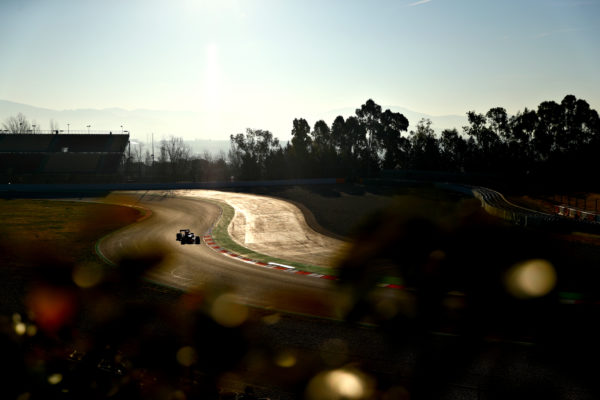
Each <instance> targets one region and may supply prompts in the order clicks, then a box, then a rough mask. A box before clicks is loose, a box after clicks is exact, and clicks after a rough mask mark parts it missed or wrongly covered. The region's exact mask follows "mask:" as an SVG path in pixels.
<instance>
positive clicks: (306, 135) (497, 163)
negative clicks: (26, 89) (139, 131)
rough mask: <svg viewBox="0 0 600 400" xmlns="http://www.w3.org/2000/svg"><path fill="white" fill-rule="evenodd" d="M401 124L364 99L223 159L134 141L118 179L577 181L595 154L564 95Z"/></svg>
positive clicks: (244, 136) (587, 118)
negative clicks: (461, 117) (444, 125)
mask: <svg viewBox="0 0 600 400" xmlns="http://www.w3.org/2000/svg"><path fill="white" fill-rule="evenodd" d="M51 125H53V126H57V124H56V123H55V122H54V121H51ZM3 126H4V130H5V131H10V132H13V133H28V132H31V130H32V129H33V128H32V125H31V124H30V123H29V122H28V121H27V119H26V118H25V117H24V116H23V115H22V114H19V115H18V116H17V117H10V118H9V119H7V120H6V121H5V123H4V124H3ZM408 127H409V121H408V120H407V118H406V117H405V116H404V115H402V114H401V113H398V112H393V111H390V110H389V109H386V110H382V108H381V106H380V105H378V104H377V103H375V102H374V101H373V100H371V99H369V100H367V101H366V102H365V104H363V105H361V106H360V107H359V108H357V109H356V110H355V113H354V115H351V116H348V117H347V118H344V117H343V116H341V115H340V116H337V117H336V118H335V119H334V120H333V122H332V123H331V125H328V124H327V122H325V121H323V120H319V121H317V122H316V123H315V124H314V125H313V126H312V127H311V126H310V125H309V123H308V122H307V121H306V120H305V119H304V118H296V119H294V120H293V121H292V129H291V136H292V138H291V140H290V141H289V142H288V143H287V144H286V145H282V144H281V143H280V142H279V139H277V138H276V137H274V136H273V134H272V133H271V132H269V131H268V130H261V129H250V128H248V129H246V132H245V133H238V134H235V135H230V150H229V152H228V154H223V153H221V154H220V155H218V156H214V155H211V154H209V153H208V152H205V153H204V154H203V155H198V154H193V153H192V151H191V148H190V147H189V146H188V145H187V144H185V142H184V141H183V139H182V138H179V137H175V136H171V137H170V138H168V139H163V140H162V141H160V142H159V143H158V146H157V147H158V148H157V150H158V151H157V153H156V154H151V152H150V149H148V148H145V147H144V145H143V144H141V143H140V144H136V145H133V146H130V148H129V149H128V153H127V154H126V155H125V158H124V163H123V165H124V176H125V178H126V179H129V180H146V181H191V182H196V181H197V182H199V181H222V180H230V179H232V178H233V179H236V180H264V179H266V180H268V179H296V178H333V177H335V178H339V177H345V178H357V177H376V176H379V174H380V173H381V172H382V171H390V170H391V171H402V170H419V171H444V172H452V173H455V174H464V175H469V174H475V173H477V174H480V173H483V174H493V175H496V176H500V177H505V178H528V179H538V178H539V179H554V180H555V179H557V178H560V179H562V180H573V181H578V182H581V181H585V180H586V179H590V177H591V176H592V174H593V173H594V172H595V167H596V156H597V155H598V154H600V118H599V117H598V112H597V111H596V110H594V109H592V108H591V107H590V105H589V104H588V103H587V102H586V101H585V100H581V99H577V98H576V97H575V96H573V95H567V96H565V97H564V99H563V100H562V101H561V102H560V103H557V102H554V101H544V102H542V103H540V104H539V106H538V107H537V109H531V110H530V109H527V108H525V109H524V110H523V111H519V112H517V113H516V114H515V115H509V114H508V113H507V111H506V109H504V108H502V107H495V108H491V109H490V110H489V111H487V112H486V113H484V114H480V113H477V112H475V111H469V112H468V113H467V125H466V126H463V127H462V129H461V131H459V130H458V129H456V128H453V129H444V130H443V131H442V132H440V133H437V132H435V130H434V129H433V127H432V123H431V121H430V120H428V119H422V120H420V121H419V122H418V123H417V124H416V125H415V127H414V129H411V130H410V131H408ZM152 152H154V149H152Z"/></svg>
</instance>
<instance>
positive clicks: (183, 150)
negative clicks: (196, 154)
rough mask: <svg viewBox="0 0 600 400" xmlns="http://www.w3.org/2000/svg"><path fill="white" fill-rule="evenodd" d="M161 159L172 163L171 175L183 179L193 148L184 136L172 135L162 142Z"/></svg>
mask: <svg viewBox="0 0 600 400" xmlns="http://www.w3.org/2000/svg"><path fill="white" fill-rule="evenodd" d="M160 154H161V160H162V161H163V162H166V163H168V164H169V165H170V169H171V177H172V178H173V179H176V180H177V179H183V178H184V177H186V176H187V175H188V174H187V170H188V167H189V165H188V163H189V160H190V155H191V149H190V147H189V146H188V145H186V144H185V143H184V141H183V138H180V137H175V136H171V137H170V138H169V139H163V140H161V142H160Z"/></svg>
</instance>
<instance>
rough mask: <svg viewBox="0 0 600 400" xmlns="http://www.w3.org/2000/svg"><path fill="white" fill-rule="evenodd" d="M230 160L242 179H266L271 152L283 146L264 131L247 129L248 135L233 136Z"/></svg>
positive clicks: (269, 133)
mask: <svg viewBox="0 0 600 400" xmlns="http://www.w3.org/2000/svg"><path fill="white" fill-rule="evenodd" d="M229 138H230V141H231V148H230V150H229V159H230V161H231V164H232V167H233V169H234V171H235V172H236V174H237V175H238V177H239V178H240V179H261V178H264V177H266V175H267V173H266V172H267V171H266V160H267V157H268V156H269V155H270V154H271V152H273V151H275V150H277V149H278V148H280V147H281V146H280V145H279V140H278V139H277V138H274V137H273V134H272V133H271V132H269V131H264V130H260V129H257V130H253V129H250V128H248V129H246V134H245V135H244V134H242V133H238V134H237V135H235V136H234V135H231V136H230V137H229Z"/></svg>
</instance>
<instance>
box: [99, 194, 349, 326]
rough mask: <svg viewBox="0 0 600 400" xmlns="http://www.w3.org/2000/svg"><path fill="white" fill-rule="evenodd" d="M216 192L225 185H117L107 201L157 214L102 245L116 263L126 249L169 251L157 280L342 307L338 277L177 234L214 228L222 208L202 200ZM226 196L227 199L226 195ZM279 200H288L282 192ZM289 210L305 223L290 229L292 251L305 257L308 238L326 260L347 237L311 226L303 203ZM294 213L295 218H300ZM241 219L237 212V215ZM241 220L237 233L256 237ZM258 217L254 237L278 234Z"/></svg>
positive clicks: (278, 305)
mask: <svg viewBox="0 0 600 400" xmlns="http://www.w3.org/2000/svg"><path fill="white" fill-rule="evenodd" d="M203 192H204V193H203ZM218 193H221V192H209V191H186V192H171V191H157V192H121V193H114V194H112V195H110V196H108V197H106V198H104V199H103V200H102V201H103V202H106V203H112V204H123V205H129V206H132V205H134V206H136V207H141V208H144V209H147V210H150V211H151V213H152V215H151V217H150V218H147V219H144V220H143V221H141V222H138V223H135V224H132V225H130V226H128V227H126V228H124V229H122V230H120V231H118V232H116V233H114V234H112V235H109V236H108V237H106V238H104V239H103V240H102V241H101V243H100V244H99V246H98V247H99V251H100V252H101V253H102V254H103V255H104V256H105V257H106V258H107V259H109V260H110V261H112V262H115V263H118V260H119V259H120V257H122V256H123V255H127V254H132V253H137V254H143V253H144V252H149V251H157V249H160V251H162V252H163V253H164V254H165V255H166V257H165V261H164V262H163V263H162V264H161V265H160V266H159V267H158V268H156V269H154V270H152V271H150V272H149V273H148V274H147V277H148V278H149V279H150V280H151V281H154V282H157V283H160V284H163V285H168V286H171V287H175V288H178V289H182V290H186V291H189V290H199V291H203V292H205V291H210V290H215V289H216V288H223V290H227V291H231V292H234V293H235V294H236V296H237V298H238V299H239V301H240V302H243V303H245V304H247V305H251V306H254V307H260V308H266V309H273V310H280V311H286V312H294V313H302V314H310V315H318V316H324V317H334V318H339V317H341V316H342V315H343V313H344V305H343V304H344V301H343V296H341V295H337V294H336V293H337V286H336V284H335V283H334V282H332V281H329V280H325V279H315V278H312V277H307V276H303V275H295V274H291V273H286V272H284V271H280V270H274V269H268V268H263V267H259V266H255V265H251V264H247V263H244V262H241V261H238V260H235V259H232V258H230V257H225V256H223V255H222V254H220V253H218V252H215V251H214V250H212V249H210V248H209V247H207V246H206V245H205V244H201V245H185V246H183V245H181V244H180V243H179V242H177V241H176V240H175V234H176V233H177V232H178V231H179V230H180V229H183V228H189V229H191V230H192V231H193V232H194V233H196V234H198V235H203V234H204V233H205V232H206V231H208V230H209V229H210V228H211V226H212V225H213V224H214V222H215V221H216V220H217V218H218V217H219V214H220V209H219V207H218V206H216V205H215V204H212V203H210V202H207V201H205V200H203V197H210V198H213V199H215V198H217V197H218V196H219V195H218ZM245 196H250V195H245ZM236 197H238V202H237V203H236V202H235V201H234V202H233V204H234V205H236V204H237V206H238V207H242V205H241V203H240V201H239V196H236ZM220 200H224V199H223V198H220ZM258 200H259V201H260V202H262V203H264V202H265V198H263V197H259V199H258ZM273 200H275V199H273ZM276 201H277V202H280V203H285V202H283V201H281V200H276ZM285 206H286V207H290V208H291V209H293V208H295V207H294V206H293V205H290V204H289V203H285ZM246 207H248V203H246ZM288 210H289V209H288ZM238 215H245V217H244V220H246V221H248V220H250V219H252V217H253V216H252V215H250V214H249V212H246V213H245V214H243V213H239V214H238V212H237V209H236V216H238ZM286 215H287V218H290V220H289V221H290V224H291V225H294V226H295V227H301V228H298V229H297V230H296V231H294V230H293V229H288V231H287V236H286V237H285V240H286V241H287V246H286V247H287V248H288V249H289V250H288V251H289V252H290V253H291V254H292V255H293V257H292V258H294V259H296V260H299V259H301V257H300V254H299V250H298V249H299V248H302V247H306V246H310V247H311V248H316V250H315V251H314V252H312V253H311V252H310V250H309V249H307V254H312V258H311V260H310V261H312V262H316V263H319V264H321V265H323V264H326V260H327V259H329V258H331V257H333V256H334V254H335V251H329V252H328V251H327V250H326V247H325V246H328V245H332V244H333V245H338V246H339V245H341V243H342V242H340V241H335V240H333V239H330V238H326V237H323V236H322V235H319V234H317V233H316V232H313V231H312V230H310V228H308V226H307V225H306V222H305V221H304V219H303V217H302V214H301V212H300V211H299V210H298V211H297V212H295V211H294V212H288V213H287V214H286ZM293 218H296V220H295V221H294V220H293ZM255 220H256V219H255ZM235 221H236V220H235V219H234V223H235ZM239 225H240V224H239V223H238V234H239V235H238V236H240V235H241V236H244V237H250V236H251V235H248V234H240V233H239V232H241V230H240V228H239ZM259 225H261V226H262V229H261V230H255V232H257V234H256V235H254V236H252V237H254V238H256V237H261V235H262V237H263V238H269V237H270V238H271V239H273V238H274V237H277V235H275V236H273V235H267V234H263V233H261V232H264V231H265V230H266V228H268V227H266V226H264V224H259ZM280 226H281V225H280ZM290 232H296V235H297V236H299V237H297V238H296V239H295V240H294V239H293V236H292V234H291V233H290ZM234 238H235V236H234ZM292 242H295V245H292ZM265 243H266V244H265ZM307 243H309V244H307ZM317 243H320V245H318V244H317ZM243 244H244V245H245V246H248V247H251V246H254V249H256V250H260V251H264V252H265V253H269V252H271V253H272V252H273V250H272V249H273V248H274V247H273V246H276V245H279V244H280V241H276V240H275V241H274V240H270V241H269V240H264V241H263V242H260V241H257V240H256V239H254V240H253V242H252V243H248V242H244V243H243ZM269 246H270V247H269ZM277 255H278V256H279V257H285V256H287V255H288V253H285V252H284V251H282V252H280V253H278V254H277Z"/></svg>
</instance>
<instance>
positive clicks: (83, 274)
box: [73, 263, 104, 289]
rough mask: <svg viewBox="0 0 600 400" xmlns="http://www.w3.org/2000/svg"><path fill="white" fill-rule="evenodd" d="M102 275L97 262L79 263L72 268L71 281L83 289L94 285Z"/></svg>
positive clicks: (100, 279)
mask: <svg viewBox="0 0 600 400" xmlns="http://www.w3.org/2000/svg"><path fill="white" fill-rule="evenodd" d="M103 277H104V272H103V270H102V267H101V266H100V265H98V264H91V263H88V264H79V265H77V266H76V267H75V268H74V269H73V282H75V284H76V285H77V286H79V287H81V288H84V289H87V288H91V287H93V286H96V285H97V284H98V283H100V282H101V281H102V278H103Z"/></svg>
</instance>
